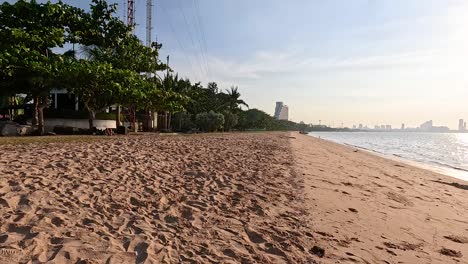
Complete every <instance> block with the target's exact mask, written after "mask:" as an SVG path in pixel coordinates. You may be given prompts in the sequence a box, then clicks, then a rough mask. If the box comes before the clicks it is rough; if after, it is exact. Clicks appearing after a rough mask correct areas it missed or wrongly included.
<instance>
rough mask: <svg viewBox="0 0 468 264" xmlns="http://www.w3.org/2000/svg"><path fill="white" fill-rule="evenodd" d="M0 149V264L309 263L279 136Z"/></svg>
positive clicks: (285, 143)
mask: <svg viewBox="0 0 468 264" xmlns="http://www.w3.org/2000/svg"><path fill="white" fill-rule="evenodd" d="M1 148H2V155H1V157H0V179H1V180H0V215H2V218H1V219H0V263H5V262H7V261H8V262H9V263H15V262H21V263H29V261H31V262H32V263H43V262H48V263H77V262H78V261H81V262H80V263H240V262H243V263H282V262H289V263H303V262H312V255H311V254H310V253H309V252H308V251H309V250H310V249H311V248H312V247H313V239H312V234H311V233H309V231H310V227H309V226H308V224H307V221H305V215H306V213H305V212H304V211H303V210H302V209H303V208H304V207H303V199H302V198H303V192H302V191H301V190H302V188H301V187H300V184H301V183H300V178H298V177H296V175H295V174H294V171H293V167H292V156H291V151H290V144H289V137H288V135H287V134H284V133H279V134H275V133H274V134H233V135H229V134H225V135H196V136H164V137H163V136H154V135H149V136H130V137H116V138H115V139H111V140H109V139H108V140H105V141H92V142H89V143H86V142H76V143H73V142H71V143H47V144H26V145H5V146H1Z"/></svg>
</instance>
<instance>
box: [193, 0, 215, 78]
mask: <svg viewBox="0 0 468 264" xmlns="http://www.w3.org/2000/svg"><path fill="white" fill-rule="evenodd" d="M193 4H194V6H195V11H196V21H197V25H198V32H199V34H200V36H201V38H202V44H203V45H201V46H203V48H202V51H203V53H204V54H203V55H204V58H205V63H206V69H207V71H208V75H209V77H210V78H211V71H210V67H209V64H208V59H207V58H206V56H207V53H208V51H207V45H206V38H205V32H204V29H203V24H202V23H201V16H200V6H199V2H197V1H196V0H193Z"/></svg>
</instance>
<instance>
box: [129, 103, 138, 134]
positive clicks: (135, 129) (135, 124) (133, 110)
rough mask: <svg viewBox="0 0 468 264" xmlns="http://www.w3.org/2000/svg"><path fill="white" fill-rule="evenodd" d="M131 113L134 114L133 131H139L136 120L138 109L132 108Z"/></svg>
mask: <svg viewBox="0 0 468 264" xmlns="http://www.w3.org/2000/svg"><path fill="white" fill-rule="evenodd" d="M130 115H131V116H132V118H131V119H132V131H133V132H138V128H137V120H136V110H135V109H131V110H130Z"/></svg>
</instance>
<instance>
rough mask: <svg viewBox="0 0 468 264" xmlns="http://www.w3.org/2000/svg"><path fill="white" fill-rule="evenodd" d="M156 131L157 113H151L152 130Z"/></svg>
mask: <svg viewBox="0 0 468 264" xmlns="http://www.w3.org/2000/svg"><path fill="white" fill-rule="evenodd" d="M157 129H158V112H156V111H153V130H157Z"/></svg>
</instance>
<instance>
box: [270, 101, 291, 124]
mask: <svg viewBox="0 0 468 264" xmlns="http://www.w3.org/2000/svg"><path fill="white" fill-rule="evenodd" d="M274 117H275V118H276V119H278V120H288V119H289V108H288V106H287V105H285V104H283V102H276V108H275V116H274Z"/></svg>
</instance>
